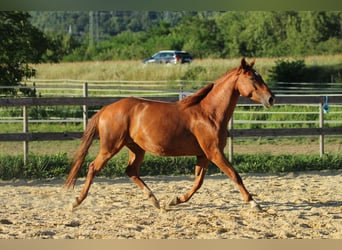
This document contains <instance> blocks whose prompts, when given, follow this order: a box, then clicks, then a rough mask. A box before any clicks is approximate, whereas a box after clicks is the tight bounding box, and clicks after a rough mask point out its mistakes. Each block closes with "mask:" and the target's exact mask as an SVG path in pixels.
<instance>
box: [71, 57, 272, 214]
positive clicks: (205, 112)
mask: <svg viewBox="0 0 342 250" xmlns="http://www.w3.org/2000/svg"><path fill="white" fill-rule="evenodd" d="M253 65H254V60H253V61H252V62H251V63H247V62H246V60H245V59H244V58H243V59H242V60H241V64H240V66H239V67H237V68H234V69H232V70H231V71H229V72H227V73H226V74H224V75H223V76H222V77H220V78H219V79H217V80H216V81H215V83H211V84H208V85H207V86H205V87H203V88H202V89H200V90H198V91H197V92H196V93H194V94H193V95H190V96H188V97H186V98H184V99H183V100H181V101H178V102H161V101H152V100H147V99H142V98H134V97H130V98H123V99H121V100H119V101H117V102H115V103H112V104H109V105H107V106H105V107H103V108H102V109H101V110H100V111H99V112H98V113H96V114H95V115H94V116H93V117H92V118H91V120H90V121H89V124H88V126H87V128H86V130H85V132H84V134H83V137H82V144H81V146H80V147H79V149H78V151H77V153H76V155H75V158H74V162H73V165H72V167H71V170H70V173H69V176H68V177H67V180H66V182H65V186H66V187H68V188H70V187H73V186H74V185H75V182H76V178H77V173H78V171H79V169H80V168H81V166H82V164H83V162H84V159H85V156H86V154H87V152H88V149H89V147H90V145H91V143H92V141H93V140H94V138H95V137H96V136H99V138H100V152H99V153H98V155H97V157H96V159H95V160H94V161H93V162H92V163H90V165H89V169H88V173H87V177H86V180H85V184H84V187H83V189H82V190H81V193H80V196H79V197H77V198H76V203H74V204H73V207H77V206H78V205H80V204H81V203H82V201H83V200H84V199H85V198H86V197H87V194H88V191H89V188H90V185H91V183H92V180H93V178H94V176H95V175H96V174H97V173H98V172H99V171H100V170H101V169H102V168H103V167H104V166H105V164H106V163H107V162H108V160H109V159H110V158H112V157H113V156H114V155H115V154H116V153H118V152H119V151H120V150H121V149H122V148H123V147H124V146H126V147H127V148H128V149H129V160H128V166H127V168H126V173H127V175H128V176H129V177H130V178H131V180H132V181H133V182H135V183H136V184H137V185H138V187H139V188H140V189H142V190H143V191H144V192H145V193H146V195H147V196H148V198H149V199H150V200H151V201H152V203H153V205H154V206H155V207H156V208H160V205H159V201H158V200H157V198H156V197H155V196H154V194H153V193H152V191H151V190H150V189H149V187H148V186H147V185H146V184H145V183H144V181H143V180H142V179H141V178H140V177H139V168H140V165H141V163H142V161H143V159H144V155H145V152H150V153H152V154H156V155H159V156H191V155H193V156H196V157H197V163H196V167H195V182H194V185H193V187H192V188H191V189H190V190H189V191H188V192H187V193H186V194H184V195H183V196H180V197H175V198H173V199H172V200H170V201H169V203H168V204H167V205H169V206H172V205H177V204H180V203H184V202H186V201H188V200H189V199H190V198H191V197H192V195H193V194H194V193H195V192H196V191H197V190H198V189H199V188H200V187H201V185H202V183H203V178H204V175H205V172H206V170H207V167H208V165H209V161H211V162H213V163H214V164H215V165H216V166H217V167H219V168H220V169H221V170H222V171H223V172H224V173H225V174H226V175H227V176H229V177H230V178H231V180H232V181H233V182H234V183H235V184H236V185H237V187H238V188H239V190H240V192H241V194H242V196H243V199H244V200H245V201H246V202H249V204H250V205H251V207H252V208H257V209H260V206H259V205H258V204H257V203H256V202H255V201H254V200H253V198H252V196H251V194H250V193H249V192H248V191H247V189H246V188H245V186H244V184H243V182H242V179H241V177H240V176H239V174H238V173H237V172H236V171H235V170H234V168H233V166H232V164H231V163H230V162H229V161H228V160H227V158H226V157H225V155H224V147H225V145H226V142H227V124H228V121H229V119H230V118H231V116H232V114H233V111H234V109H235V106H236V104H237V102H238V99H239V96H240V95H242V96H245V97H248V98H250V99H251V100H253V101H255V102H258V103H261V104H263V105H264V106H265V107H267V108H269V107H271V106H272V105H273V103H274V96H273V94H272V93H271V91H270V89H269V88H268V87H267V85H266V84H265V83H264V81H263V79H262V77H261V76H260V75H259V74H258V73H257V72H256V71H255V70H254V69H253Z"/></svg>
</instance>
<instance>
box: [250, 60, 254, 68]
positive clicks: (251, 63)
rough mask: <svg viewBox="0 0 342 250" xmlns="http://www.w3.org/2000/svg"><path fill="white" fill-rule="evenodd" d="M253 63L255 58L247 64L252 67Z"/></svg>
mask: <svg viewBox="0 0 342 250" xmlns="http://www.w3.org/2000/svg"><path fill="white" fill-rule="evenodd" d="M254 63H255V58H253V59H252V61H251V62H250V63H249V66H250V67H251V68H253V66H254Z"/></svg>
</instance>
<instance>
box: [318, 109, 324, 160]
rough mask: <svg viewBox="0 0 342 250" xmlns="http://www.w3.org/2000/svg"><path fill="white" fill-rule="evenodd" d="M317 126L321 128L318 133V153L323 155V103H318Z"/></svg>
mask: <svg viewBox="0 0 342 250" xmlns="http://www.w3.org/2000/svg"><path fill="white" fill-rule="evenodd" d="M319 128H320V129H321V134H320V135H319V155H320V157H323V155H324V134H323V128H324V111H323V103H320V104H319Z"/></svg>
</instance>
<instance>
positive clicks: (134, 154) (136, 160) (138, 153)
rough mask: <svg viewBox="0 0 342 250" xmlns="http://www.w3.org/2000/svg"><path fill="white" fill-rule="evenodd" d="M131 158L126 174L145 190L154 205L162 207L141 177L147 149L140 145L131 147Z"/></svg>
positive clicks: (158, 207)
mask: <svg viewBox="0 0 342 250" xmlns="http://www.w3.org/2000/svg"><path fill="white" fill-rule="evenodd" d="M129 149H130V151H129V160H128V166H127V168H126V174H127V175H128V176H129V177H130V178H131V180H132V181H133V182H134V183H135V184H137V185H138V187H139V188H140V189H141V190H143V191H144V193H145V194H146V195H147V197H148V199H149V200H150V201H151V202H152V204H153V206H154V207H156V208H157V209H160V205H159V201H158V200H157V198H156V197H155V196H154V194H153V192H152V191H151V189H150V188H149V187H148V186H147V185H146V184H145V182H144V181H143V180H142V179H141V178H140V177H139V169H140V166H141V163H142V161H143V159H144V156H145V151H144V150H143V149H141V148H140V147H139V146H138V145H134V146H132V145H131V146H130V147H129Z"/></svg>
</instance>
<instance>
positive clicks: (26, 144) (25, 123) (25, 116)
mask: <svg viewBox="0 0 342 250" xmlns="http://www.w3.org/2000/svg"><path fill="white" fill-rule="evenodd" d="M28 131H29V129H28V107H27V106H23V132H24V133H28ZM23 148H24V165H26V164H27V163H28V154H29V142H28V141H27V140H25V141H24V143H23Z"/></svg>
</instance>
